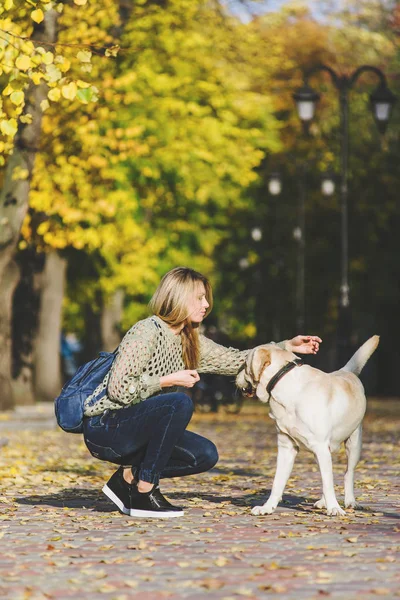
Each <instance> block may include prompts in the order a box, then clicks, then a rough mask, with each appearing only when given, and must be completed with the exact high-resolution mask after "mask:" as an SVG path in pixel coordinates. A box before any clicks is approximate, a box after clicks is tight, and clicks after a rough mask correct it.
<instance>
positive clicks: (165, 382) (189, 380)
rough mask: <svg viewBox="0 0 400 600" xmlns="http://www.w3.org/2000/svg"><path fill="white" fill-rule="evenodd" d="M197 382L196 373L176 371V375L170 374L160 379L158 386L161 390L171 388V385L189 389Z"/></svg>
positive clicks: (193, 371) (192, 371) (198, 379)
mask: <svg viewBox="0 0 400 600" xmlns="http://www.w3.org/2000/svg"><path fill="white" fill-rule="evenodd" d="M197 381H200V376H199V374H198V372H197V371H195V370H190V369H186V370H185V371H177V372H176V373H171V375H165V376H164V377H160V385H161V387H162V388H164V387H171V386H173V385H181V386H183V387H187V388H191V387H193V386H194V384H195V383H196V382H197Z"/></svg>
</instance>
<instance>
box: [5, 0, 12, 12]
mask: <svg viewBox="0 0 400 600" xmlns="http://www.w3.org/2000/svg"><path fill="white" fill-rule="evenodd" d="M13 6H14V2H13V0H6V1H5V2H4V8H5V9H6V10H10V8H12V7H13Z"/></svg>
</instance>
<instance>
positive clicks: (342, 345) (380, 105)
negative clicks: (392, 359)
mask: <svg viewBox="0 0 400 600" xmlns="http://www.w3.org/2000/svg"><path fill="white" fill-rule="evenodd" d="M318 71H325V72H327V73H329V75H330V78H331V80H332V83H333V85H334V86H335V88H336V89H337V91H338V93H339V102H340V129H341V153H340V198H341V246H342V248H341V284H340V302H339V322H338V359H339V362H340V361H342V360H343V359H344V358H346V355H347V353H348V350H349V345H350V344H349V342H350V340H349V338H350V298H349V292H350V288H349V278H348V209H347V202H348V155H349V91H350V90H351V88H352V87H353V85H354V84H355V83H356V81H357V80H358V78H359V77H360V75H362V74H363V73H365V72H367V71H369V72H372V73H374V74H375V75H377V76H378V77H379V85H378V87H377V88H376V90H375V91H374V92H372V94H371V95H370V104H371V108H372V111H373V114H374V118H375V121H376V123H377V126H378V129H379V131H380V132H381V133H384V131H385V129H386V127H387V124H388V121H389V118H390V113H391V110H392V108H393V105H394V103H395V102H396V97H395V95H394V94H393V93H392V92H391V91H390V90H389V88H388V86H387V82H386V77H385V75H384V74H383V73H382V71H381V70H380V69H378V68H377V67H373V66H370V65H363V66H361V67H358V69H356V70H355V71H354V72H353V73H352V75H350V76H347V75H338V74H337V73H336V72H335V71H334V70H333V69H332V68H331V67H328V66H326V65H318V66H316V67H314V68H313V69H311V70H310V71H308V72H307V73H306V74H305V77H304V85H303V87H301V88H300V89H299V90H297V91H296V92H295V93H294V94H293V98H294V100H295V101H296V103H297V109H298V113H299V117H300V119H301V121H302V122H303V124H308V123H309V122H310V121H311V120H312V119H313V117H314V114H315V107H316V103H317V101H318V100H319V97H320V95H319V94H318V93H317V92H316V91H315V90H313V89H312V88H311V87H310V85H309V83H308V82H309V79H310V77H311V76H312V75H314V74H315V73H317V72H318Z"/></svg>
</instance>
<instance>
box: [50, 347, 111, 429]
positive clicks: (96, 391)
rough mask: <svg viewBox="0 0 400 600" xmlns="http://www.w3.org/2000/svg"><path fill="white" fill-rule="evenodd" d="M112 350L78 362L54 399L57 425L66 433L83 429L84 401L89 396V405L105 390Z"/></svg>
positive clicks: (102, 395) (104, 393)
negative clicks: (81, 363) (74, 370)
mask: <svg viewBox="0 0 400 600" xmlns="http://www.w3.org/2000/svg"><path fill="white" fill-rule="evenodd" d="M117 351H118V348H117V349H116V350H114V352H100V353H99V355H98V357H97V358H95V359H94V360H91V361H89V362H87V363H85V364H84V365H81V366H80V367H79V369H78V370H77V371H76V373H75V375H74V376H73V377H71V379H70V380H69V381H67V383H66V384H65V385H64V387H63V388H62V390H61V394H60V395H59V396H57V398H56V399H55V400H54V410H55V413H56V419H57V423H58V425H59V426H60V427H61V429H63V430H64V431H67V432H68V433H83V412H84V402H85V400H86V399H87V398H89V396H91V398H90V401H89V404H90V405H92V404H94V403H95V402H97V401H98V400H100V399H101V398H103V397H104V396H105V395H106V394H107V383H108V377H107V379H106V376H107V374H109V372H110V369H111V365H112V363H113V361H114V358H115V356H116V353H117Z"/></svg>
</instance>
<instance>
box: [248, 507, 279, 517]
mask: <svg viewBox="0 0 400 600" xmlns="http://www.w3.org/2000/svg"><path fill="white" fill-rule="evenodd" d="M275 508H276V507H275ZM275 508H274V507H272V506H265V505H264V506H254V507H253V508H252V509H251V514H252V515H272V513H273V512H274V510H275Z"/></svg>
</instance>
